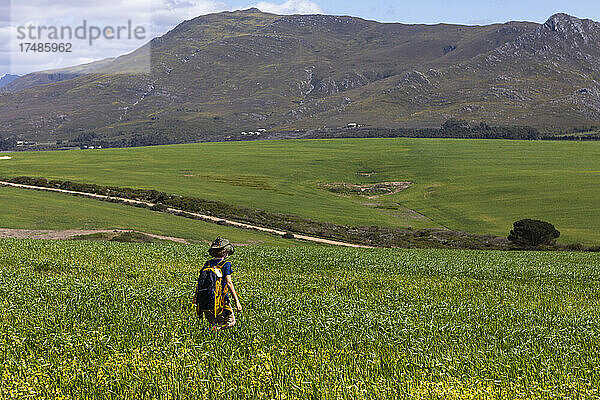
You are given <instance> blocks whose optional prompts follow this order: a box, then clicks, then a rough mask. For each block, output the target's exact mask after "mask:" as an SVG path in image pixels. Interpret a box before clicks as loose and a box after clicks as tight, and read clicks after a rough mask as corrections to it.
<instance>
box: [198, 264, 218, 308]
mask: <svg viewBox="0 0 600 400" xmlns="http://www.w3.org/2000/svg"><path fill="white" fill-rule="evenodd" d="M224 265H225V260H223V261H221V262H220V263H218V264H217V265H215V266H214V267H211V265H210V261H209V262H207V263H206V264H204V267H203V268H202V270H200V276H199V277H198V284H197V286H196V296H195V298H196V307H197V310H198V313H200V312H201V311H202V310H207V311H212V312H214V315H215V316H217V315H220V314H222V313H223V311H224V310H225V291H224V290H223V284H222V281H223V271H222V268H223V266H224Z"/></svg>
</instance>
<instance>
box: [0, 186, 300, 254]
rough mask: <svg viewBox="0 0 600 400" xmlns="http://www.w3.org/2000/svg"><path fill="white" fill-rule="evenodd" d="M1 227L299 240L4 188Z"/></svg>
mask: <svg viewBox="0 0 600 400" xmlns="http://www.w3.org/2000/svg"><path fill="white" fill-rule="evenodd" d="M0 204H1V207H0V228H14V229H42V230H46V229H51V230H68V229H86V230H87V229H118V228H123V229H135V230H139V231H142V232H147V233H154V234H157V235H164V236H174V237H179V238H183V239H188V240H191V241H212V240H214V239H215V237H217V236H219V235H220V236H223V237H227V238H229V239H230V240H231V241H232V242H234V243H244V244H266V245H277V246H292V245H297V244H298V243H299V242H297V241H294V240H286V239H282V238H278V237H277V236H274V235H267V234H262V233H258V232H253V231H247V230H243V229H235V228H230V227H226V226H220V225H215V224H209V223H206V222H202V221H194V220H189V219H185V218H179V217H176V216H173V215H168V214H162V213H157V212H152V211H150V210H148V209H142V208H134V207H125V206H122V205H119V204H112V203H104V202H99V201H96V200H90V199H84V198H79V197H71V196H65V195H62V194H57V193H42V192H34V191H27V190H20V189H14V188H7V187H0Z"/></svg>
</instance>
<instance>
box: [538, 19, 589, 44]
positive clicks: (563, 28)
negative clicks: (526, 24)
mask: <svg viewBox="0 0 600 400" xmlns="http://www.w3.org/2000/svg"><path fill="white" fill-rule="evenodd" d="M598 25H599V24H598V23H596V22H594V21H591V20H589V19H579V18H577V17H573V16H571V15H568V14H563V13H559V14H554V15H553V16H551V17H550V18H549V19H548V20H547V21H546V22H545V23H544V24H543V25H542V27H541V29H542V30H546V31H552V32H557V33H559V34H562V35H564V36H566V37H570V36H578V37H581V39H583V40H584V41H586V42H587V41H588V40H590V39H591V38H590V34H593V33H594V31H598Z"/></svg>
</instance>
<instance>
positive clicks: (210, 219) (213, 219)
mask: <svg viewBox="0 0 600 400" xmlns="http://www.w3.org/2000/svg"><path fill="white" fill-rule="evenodd" d="M0 185H2V186H10V187H15V188H21V189H29V190H39V191H46V192H58V193H65V194H70V195H75V196H82V197H88V198H92V199H97V200H117V201H120V202H123V203H126V204H131V205H134V204H143V205H146V206H150V207H152V206H153V205H154V203H147V202H144V201H139V200H131V199H125V198H123V197H113V196H105V195H102V194H95V193H86V192H76V191H74V190H65V189H57V188H49V187H43V186H32V185H22V184H19V183H11V182H5V181H0ZM167 211H169V212H172V213H186V214H189V215H193V216H194V217H196V218H198V219H200V220H203V221H206V222H211V223H215V224H216V223H225V224H227V225H230V226H234V227H237V228H243V229H250V230H256V231H260V232H265V233H271V234H274V235H279V236H282V235H284V234H285V233H286V232H284V231H280V230H278V229H273V228H265V227H262V226H257V225H251V224H246V223H243V222H237V221H231V220H228V219H224V218H219V217H213V216H212V215H206V214H199V213H193V212H189V211H184V210H178V209H176V208H167ZM294 238H295V239H300V240H305V241H307V242H314V243H320V244H328V245H332V246H343V247H353V248H362V249H371V248H373V247H371V246H363V245H360V244H354V243H346V242H340V241H337V240H330V239H322V238H318V237H314V236H307V235H301V234H297V233H294Z"/></svg>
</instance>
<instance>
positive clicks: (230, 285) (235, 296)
mask: <svg viewBox="0 0 600 400" xmlns="http://www.w3.org/2000/svg"><path fill="white" fill-rule="evenodd" d="M225 283H226V284H227V288H228V289H229V292H230V293H231V295H232V296H233V301H234V302H235V308H236V309H237V310H238V311H242V304H241V303H240V299H239V297H238V294H237V292H236V291H235V288H234V287H233V281H232V280H231V275H225Z"/></svg>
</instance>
